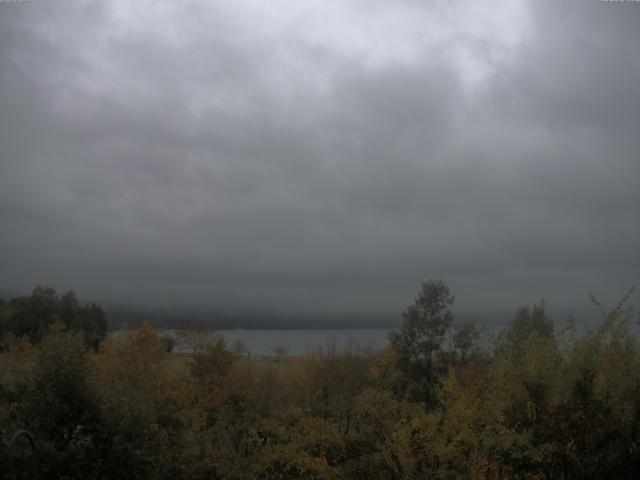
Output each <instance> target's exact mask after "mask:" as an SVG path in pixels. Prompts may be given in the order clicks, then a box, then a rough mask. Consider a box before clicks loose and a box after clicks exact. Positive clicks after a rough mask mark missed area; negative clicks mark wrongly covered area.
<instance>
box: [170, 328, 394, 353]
mask: <svg viewBox="0 0 640 480" xmlns="http://www.w3.org/2000/svg"><path fill="white" fill-rule="evenodd" d="M392 330H393V329H382V328H371V329H364V328H363V329H340V330H338V329H335V330H333V329H326V330H243V329H235V330H217V331H216V333H218V334H220V335H222V336H223V337H224V339H225V340H226V341H227V346H228V348H230V349H231V348H233V345H234V343H235V342H237V341H238V340H241V341H242V342H244V344H245V346H246V347H247V348H248V349H249V352H250V353H251V355H253V356H258V357H264V356H273V355H275V354H274V351H273V348H274V347H276V346H278V347H284V349H285V350H286V355H296V356H297V355H304V354H305V353H307V352H308V351H310V350H316V349H318V348H322V349H323V350H325V351H326V350H327V349H330V348H335V350H336V351H337V352H341V351H345V350H351V351H353V350H361V349H364V348H366V349H374V350H381V349H383V348H385V347H386V346H387V344H388V339H387V334H388V332H390V331H392ZM163 333H164V334H169V335H172V336H175V331H173V330H166V331H164V332H163ZM174 351H175V352H178V353H190V352H191V347H189V346H188V345H186V344H184V343H182V342H179V343H178V344H177V345H176V347H175V348H174Z"/></svg>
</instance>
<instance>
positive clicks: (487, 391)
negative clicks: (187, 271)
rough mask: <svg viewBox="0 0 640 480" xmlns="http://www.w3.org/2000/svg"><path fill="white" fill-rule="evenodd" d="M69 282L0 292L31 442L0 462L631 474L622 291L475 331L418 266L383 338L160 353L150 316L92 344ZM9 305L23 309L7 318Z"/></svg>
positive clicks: (114, 472)
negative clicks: (607, 299)
mask: <svg viewBox="0 0 640 480" xmlns="http://www.w3.org/2000/svg"><path fill="white" fill-rule="evenodd" d="M65 299H66V300H65ZM72 299H75V296H73V295H69V294H65V295H63V296H61V297H58V296H57V295H56V294H55V292H53V291H51V290H50V289H43V288H37V289H36V290H35V291H34V294H32V296H31V297H24V298H23V299H22V300H19V301H13V300H12V301H9V302H8V303H4V304H3V305H2V311H3V312H4V313H3V315H5V317H4V320H3V326H4V325H9V326H12V328H13V330H12V331H11V332H12V334H5V336H4V339H3V342H4V348H5V351H4V352H3V353H2V354H0V361H1V363H0V425H2V430H3V434H4V435H5V437H7V436H8V435H10V434H11V433H12V432H14V431H16V430H19V429H26V430H28V431H29V432H30V433H31V434H32V435H33V438H34V439H35V441H36V444H37V455H36V456H35V457H34V456H33V453H31V452H30V451H29V449H28V448H17V447H14V448H8V447H7V445H6V444H3V446H2V447H0V454H1V455H2V462H1V465H2V467H1V468H2V469H4V470H5V472H4V473H6V474H7V477H6V478H30V477H29V476H30V475H31V467H32V466H33V465H34V463H33V461H34V458H37V460H38V465H39V467H40V469H41V473H42V475H43V478H67V479H72V478H73V479H75V478H78V479H80V478H82V479H106V478H123V479H127V478H132V479H134V478H135V479H137V478H150V479H167V480H168V479H176V478H180V479H194V480H195V479H205V478H215V479H247V480H249V479H255V480H258V479H318V480H319V479H364V478H372V479H389V480H392V479H416V480H417V479H425V478H430V479H458V478H467V479H521V478H530V479H552V478H553V479H587V478H589V479H595V478H629V479H631V478H638V476H639V475H640V350H639V345H638V341H637V338H636V336H635V333H634V323H633V321H632V318H633V312H632V310H631V309H630V307H628V301H627V300H628V299H629V295H627V296H625V298H624V299H623V301H621V302H620V304H618V305H617V306H616V307H615V308H614V309H613V310H611V311H608V312H607V311H604V310H603V311H602V313H603V317H602V321H601V323H600V324H599V325H597V326H596V327H594V328H590V329H584V330H581V333H579V332H578V329H577V328H576V320H575V319H574V318H569V319H567V320H566V321H565V322H563V323H561V324H558V325H554V323H553V322H552V321H551V319H550V318H549V316H548V313H547V310H546V306H545V304H544V303H543V302H541V303H538V304H534V305H530V306H523V307H521V308H519V309H518V310H517V311H516V313H515V314H514V317H513V319H512V321H511V322H510V323H509V325H507V326H506V328H505V329H504V330H503V331H501V332H498V333H497V334H495V335H490V334H488V333H487V332H486V331H484V330H483V329H482V328H481V327H479V326H477V325H474V324H472V323H469V322H464V321H462V322H458V321H456V320H455V319H454V318H453V315H452V313H451V310H450V307H451V305H452V304H453V301H454V297H453V294H452V293H451V292H450V291H449V288H448V287H447V286H446V285H445V284H444V283H442V282H426V283H424V284H423V285H422V287H421V289H420V291H419V292H418V295H417V297H416V300H415V302H414V303H413V304H411V305H409V306H408V307H407V308H406V309H405V311H404V313H403V315H402V324H401V328H400V329H399V330H398V332H396V333H394V334H392V335H391V336H390V342H389V345H388V347H387V348H386V349H384V350H383V351H380V352H372V351H370V350H366V349H357V348H352V349H349V350H345V351H342V352H340V351H336V350H331V349H330V350H324V351H323V350H322V349H319V350H315V351H310V352H309V353H308V354H307V355H305V356H303V357H291V356H286V354H284V353H283V354H282V355H278V361H273V360H268V361H265V360H260V361H259V360H256V359H251V358H250V357H248V356H247V355H246V352H244V350H242V349H237V352H235V353H234V352H233V351H232V349H230V347H229V346H228V345H227V344H226V342H225V341H224V339H223V338H222V337H221V336H217V335H212V336H211V337H210V340H209V341H208V342H206V343H198V344H197V345H196V346H195V347H194V348H193V353H192V354H189V355H180V354H176V353H170V352H168V351H167V348H166V345H165V344H164V342H163V338H162V337H161V336H160V335H159V333H158V332H157V331H156V330H155V329H154V328H153V327H152V326H151V325H150V324H149V323H145V324H143V325H142V326H141V327H139V328H137V329H130V330H127V331H124V332H120V334H119V335H115V336H110V337H108V338H107V339H105V340H104V341H103V342H102V343H101V344H100V346H99V348H98V349H97V350H95V349H94V348H93V347H92V345H90V344H89V343H87V341H86V340H87V335H88V333H87V332H89V333H90V335H95V332H96V330H94V329H92V328H93V327H92V328H87V327H86V325H92V323H91V322H89V321H88V320H86V319H87V318H94V317H91V316H90V315H86V312H95V311H96V310H95V309H96V308H97V307H80V306H79V305H78V304H77V301H75V300H73V301H72ZM593 299H594V300H595V303H596V304H599V302H597V299H595V297H593ZM69 305H75V307H73V308H71V309H70V311H72V312H76V314H75V315H69V314H68V313H67V310H65V308H64V306H67V307H68V306H69ZM596 306H597V305H596ZM83 308H88V310H83ZM49 309H50V310H49ZM6 312H9V316H6V315H7V313H6ZM16 312H20V313H16ZM24 312H26V313H24ZM18 315H23V316H22V317H20V316H18ZM29 315H31V316H29ZM18 318H25V319H29V320H33V321H31V323H27V324H26V326H28V328H24V330H17V329H16V323H15V322H16V321H17V319H18ZM38 318H39V319H40V320H38V321H36V320H35V319H38ZM96 318H97V317H96ZM7 319H8V320H10V321H7ZM7 331H9V330H7Z"/></svg>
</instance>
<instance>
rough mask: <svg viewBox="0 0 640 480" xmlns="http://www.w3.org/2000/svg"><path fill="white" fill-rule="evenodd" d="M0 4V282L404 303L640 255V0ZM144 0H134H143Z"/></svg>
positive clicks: (227, 303) (595, 279)
mask: <svg viewBox="0 0 640 480" xmlns="http://www.w3.org/2000/svg"><path fill="white" fill-rule="evenodd" d="M340 4H341V6H340V7H338V6H335V5H334V6H329V5H326V2H318V1H309V2H297V1H295V2H294V1H292V0H291V1H286V0H279V1H274V2H255V1H249V0H247V1H243V2H232V4H229V2H187V3H183V2H174V3H170V2H125V1H116V2H91V1H77V2H55V3H52V2H40V1H36V0H31V1H30V2H23V3H0V66H1V68H0V168H1V173H0V225H1V229H2V230H1V232H2V235H1V236H0V258H1V260H2V268H1V269H0V288H3V289H5V290H11V291H19V290H28V289H29V288H31V287H32V286H33V285H34V284H35V283H46V284H53V285H55V286H57V287H58V288H61V289H66V288H73V289H75V290H76V291H77V292H78V293H79V294H80V295H82V297H85V298H86V297H89V298H95V299H98V300H105V301H111V302H118V303H125V304H126V303H129V304H135V305H157V306H159V307H179V308H188V307H194V308H199V309H206V308H214V307H216V308H219V307H224V308H226V309H228V310H230V311H246V310H250V311H261V310H264V311H269V312H277V313H278V312H279V313H282V314H299V315H301V316H309V315H311V316H316V317H318V316H323V315H333V316H344V317H345V318H347V317H349V316H352V315H356V314H357V315H360V316H371V317H372V318H373V317H376V318H382V317H385V316H390V317H392V318H393V317H394V316H395V315H396V314H397V312H398V311H399V310H401V309H402V307H403V305H405V304H406V303H407V302H408V301H410V300H411V298H412V297H413V295H414V293H415V291H416V290H417V288H418V284H419V282H420V281H422V280H424V279H429V278H442V279H444V280H446V281H447V282H448V283H449V284H450V285H451V287H452V288H453V290H454V291H455V292H456V293H457V294H458V303H459V306H460V308H461V309H462V310H463V311H474V312H493V311H498V310H501V309H512V308H514V307H515V306H516V305H518V304H520V303H523V302H533V301H536V300H537V299H539V298H541V297H545V298H547V299H548V300H549V302H550V303H551V304H552V305H555V306H557V307H558V308H568V307H574V308H580V307H581V306H583V305H584V304H585V298H586V292H587V291H589V290H594V291H595V292H599V293H600V294H601V295H602V297H603V298H604V299H605V300H606V301H609V302H612V301H614V300H615V299H616V298H617V297H619V296H620V295H621V294H622V293H624V291H625V290H626V289H627V288H628V287H629V286H630V285H633V284H636V283H638V279H639V277H640V255H639V254H638V245H639V240H640V189H639V188H638V180H639V179H640V158H639V154H640V140H639V138H640V119H639V115H640V113H639V112H640V91H639V90H638V86H639V85H640V55H639V54H638V45H640V5H639V4H634V3H612V2H597V1H589V2H585V1H572V2H563V3H562V5H560V4H558V2H539V1H535V2H534V1H530V2H529V3H526V2H516V1H514V2H510V1H506V0H505V1H504V2H497V3H496V4H495V5H492V6H491V7H490V8H489V7H482V6H478V5H477V2H464V1H456V2H433V3H423V2H412V1H408V0H407V1H404V2H381V1H380V2H377V1H372V2H359V1H356V0H353V1H352V2H340ZM132 5H133V6H132Z"/></svg>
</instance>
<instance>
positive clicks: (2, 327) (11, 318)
mask: <svg viewBox="0 0 640 480" xmlns="http://www.w3.org/2000/svg"><path fill="white" fill-rule="evenodd" d="M55 323H59V324H61V325H62V326H63V327H64V328H65V329H67V330H74V331H77V332H79V333H81V334H82V335H83V337H84V340H85V344H86V345H87V346H90V347H93V348H94V349H97V348H98V346H99V344H100V342H102V341H103V340H104V339H105V337H106V334H107V317H106V316H105V314H104V312H103V310H102V308H100V307H99V306H98V305H96V304H95V303H90V304H87V305H83V304H81V303H80V302H79V301H78V298H77V297H76V294H75V293H74V292H72V291H68V292H66V293H64V294H63V295H58V293H57V292H56V291H55V289H53V288H50V287H42V286H37V287H36V288H34V289H33V292H32V293H31V295H28V296H23V297H16V298H12V299H11V300H9V301H4V300H3V299H1V298H0V347H2V344H4V343H6V339H7V338H8V339H9V342H11V341H12V340H13V339H15V338H22V337H26V338H28V339H29V341H30V342H31V343H38V342H39V341H40V340H41V339H42V337H43V336H45V335H46V334H47V333H48V332H49V330H50V329H51V326H52V325H54V324H55Z"/></svg>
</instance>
